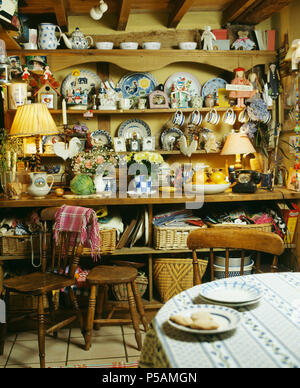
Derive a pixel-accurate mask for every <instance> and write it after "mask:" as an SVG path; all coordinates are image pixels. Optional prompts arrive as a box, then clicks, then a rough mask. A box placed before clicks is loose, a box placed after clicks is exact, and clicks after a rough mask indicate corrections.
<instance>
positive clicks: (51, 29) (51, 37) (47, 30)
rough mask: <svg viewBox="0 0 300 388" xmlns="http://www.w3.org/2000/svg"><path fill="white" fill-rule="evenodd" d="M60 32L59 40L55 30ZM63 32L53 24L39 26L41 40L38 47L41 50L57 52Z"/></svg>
mask: <svg viewBox="0 0 300 388" xmlns="http://www.w3.org/2000/svg"><path fill="white" fill-rule="evenodd" d="M56 29H58V31H59V38H58V39H57V38H56V35H55V30H56ZM61 37H62V32H61V29H60V27H59V26H56V25H55V24H52V23H41V24H39V39H38V45H39V48H40V49H41V50H56V48H57V46H59V44H60V43H59V42H60V39H61Z"/></svg>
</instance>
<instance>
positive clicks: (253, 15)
mask: <svg viewBox="0 0 300 388" xmlns="http://www.w3.org/2000/svg"><path fill="white" fill-rule="evenodd" d="M292 1H293V0H264V1H262V2H260V3H259V4H257V6H254V7H253V8H251V9H250V10H249V12H246V13H244V14H243V15H242V16H241V18H239V19H238V21H239V22H242V23H247V24H254V25H255V24H258V23H261V22H263V21H264V20H266V19H268V18H270V17H271V16H272V15H274V14H275V13H277V12H279V11H280V10H281V9H282V8H284V7H286V6H287V5H289V4H290V3H291V2H292Z"/></svg>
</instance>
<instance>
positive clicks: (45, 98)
mask: <svg viewBox="0 0 300 388" xmlns="http://www.w3.org/2000/svg"><path fill="white" fill-rule="evenodd" d="M40 102H41V103H43V104H46V105H47V108H48V109H54V108H55V107H54V95H53V94H47V93H41V94H40Z"/></svg>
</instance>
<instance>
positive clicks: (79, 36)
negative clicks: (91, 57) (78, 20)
mask: <svg viewBox="0 0 300 388" xmlns="http://www.w3.org/2000/svg"><path fill="white" fill-rule="evenodd" d="M62 37H63V40H64V42H65V44H66V46H67V47H68V48H69V49H73V50H85V49H88V48H90V47H91V46H93V44H94V40H93V38H92V37H91V36H84V33H83V32H81V31H80V30H79V28H78V27H77V28H76V30H75V31H73V32H72V34H71V38H70V39H69V38H68V37H67V35H66V34H62ZM89 40H90V44H89Z"/></svg>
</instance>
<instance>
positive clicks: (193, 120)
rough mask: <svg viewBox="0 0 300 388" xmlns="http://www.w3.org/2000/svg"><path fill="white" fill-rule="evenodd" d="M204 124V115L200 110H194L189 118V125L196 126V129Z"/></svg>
mask: <svg viewBox="0 0 300 388" xmlns="http://www.w3.org/2000/svg"><path fill="white" fill-rule="evenodd" d="M201 123H202V115H201V113H200V112H199V111H198V110H194V112H192V114H191V115H190V118H189V124H192V125H195V126H196V127H197V126H199V125H200V124H201Z"/></svg>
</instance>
